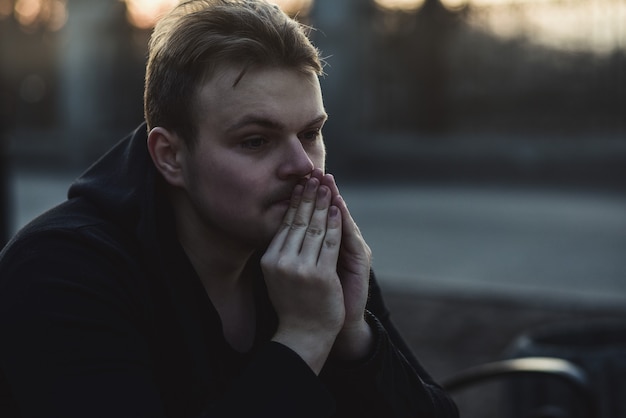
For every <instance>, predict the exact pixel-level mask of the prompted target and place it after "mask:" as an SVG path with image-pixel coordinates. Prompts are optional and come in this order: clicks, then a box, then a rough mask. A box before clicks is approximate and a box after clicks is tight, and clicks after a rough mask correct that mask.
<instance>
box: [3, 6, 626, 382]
mask: <svg viewBox="0 0 626 418" xmlns="http://www.w3.org/2000/svg"><path fill="white" fill-rule="evenodd" d="M176 3H177V1H176V0H125V1H120V0H0V140H1V142H0V146H1V148H0V151H1V152H0V156H1V164H0V169H1V171H0V193H1V198H2V200H1V203H2V204H1V205H0V220H1V221H2V227H1V229H0V232H1V235H0V237H1V239H2V242H5V241H6V240H7V239H8V238H9V237H10V236H11V235H13V234H14V233H15V232H16V231H17V229H18V228H19V227H21V226H22V225H24V224H25V223H26V222H27V221H29V220H30V219H32V218H33V217H34V216H36V215H37V214H39V213H41V212H42V211H44V210H46V209H47V208H49V207H51V206H52V205H54V204H55V203H57V202H60V201H62V200H63V199H64V198H65V191H66V189H67V186H68V184H69V183H70V182H71V181H72V179H73V178H75V177H76V176H77V175H79V174H80V172H82V171H83V170H84V169H85V168H86V167H87V166H88V165H89V164H90V163H91V162H92V161H94V159H96V158H97V157H98V156H99V155H100V154H102V153H103V152H104V151H105V150H106V149H107V148H109V147H110V146H111V145H113V144H114V143H115V142H117V140H119V139H120V138H121V137H122V136H123V135H125V134H126V133H127V132H129V131H130V130H132V129H134V128H135V127H136V126H137V125H138V124H139V123H140V122H141V121H142V90H143V75H144V64H145V58H146V44H147V40H148V38H149V35H150V30H151V28H152V26H153V24H154V22H155V20H156V19H157V17H158V16H159V15H161V14H162V13H164V12H165V11H167V10H169V9H170V8H171V7H173V6H174V5H175V4H176ZM276 3H278V4H279V5H280V6H281V7H283V9H284V10H286V11H287V12H288V13H290V14H291V15H293V16H296V17H297V18H298V19H299V20H301V21H302V22H304V23H305V24H308V25H311V26H313V27H314V28H316V29H315V30H314V31H313V33H312V38H313V40H314V42H315V44H316V45H317V46H318V47H319V48H320V49H321V51H322V55H323V56H324V57H325V59H326V62H327V66H326V68H325V70H326V75H325V77H323V79H322V88H323V91H324V97H325V104H326V107H327V110H328V113H329V114H330V119H329V121H328V123H327V125H326V128H325V138H326V141H327V146H328V150H329V159H328V169H329V171H331V172H333V173H334V174H335V175H336V177H337V178H338V180H339V183H340V187H341V188H342V190H343V194H344V195H345V197H346V200H347V201H348V203H349V205H350V207H351V208H352V211H353V215H354V217H355V218H356V220H357V221H358V223H359V224H360V226H361V229H362V231H363V234H364V235H365V237H366V239H367V240H368V242H369V244H370V245H371V247H372V249H373V250H374V255H375V259H374V267H375V269H376V271H377V274H378V276H379V280H380V281H381V285H382V286H383V288H385V289H386V290H387V292H388V295H389V296H388V299H389V304H390V305H392V308H393V309H394V312H395V316H396V318H397V319H396V321H397V322H398V326H399V327H400V328H402V330H403V331H404V332H405V333H406V334H407V335H408V339H409V340H410V343H411V344H412V345H413V346H414V347H415V348H416V351H417V352H418V354H419V355H420V358H422V360H423V362H424V363H425V364H426V366H427V368H429V370H431V371H432V373H433V374H434V375H435V376H436V377H438V378H439V377H443V376H446V375H449V374H451V373H453V372H455V371H456V370H459V369H461V368H463V367H466V366H470V365H472V364H477V363H480V362H482V361H486V360H489V359H493V358H497V357H498V356H501V355H502V352H503V350H504V349H505V348H506V347H507V346H508V345H509V344H510V343H511V342H512V341H513V340H514V337H515V336H517V335H519V334H520V333H522V332H524V331H527V330H529V329H533V328H534V327H535V326H538V325H542V324H545V323H550V322H559V321H569V320H577V321H578V320H581V319H588V318H592V317H603V318H604V317H615V316H618V317H623V315H624V308H625V307H626V304H625V303H624V302H626V187H625V186H626V1H625V0H342V1H336V0H291V1H289V0H283V1H280V2H279V1H276Z"/></svg>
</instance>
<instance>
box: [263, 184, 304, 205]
mask: <svg viewBox="0 0 626 418" xmlns="http://www.w3.org/2000/svg"><path fill="white" fill-rule="evenodd" d="M305 182H306V178H303V179H300V180H298V181H296V182H292V183H290V184H288V185H285V186H283V187H281V188H279V189H276V190H275V191H273V192H272V193H270V194H269V195H268V197H267V199H266V200H265V204H266V205H267V206H271V205H274V204H276V203H279V202H283V201H285V200H291V196H292V195H293V189H294V187H296V185H298V184H304V183H305Z"/></svg>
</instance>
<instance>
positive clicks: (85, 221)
mask: <svg viewBox="0 0 626 418" xmlns="http://www.w3.org/2000/svg"><path fill="white" fill-rule="evenodd" d="M135 241H136V239H135V238H134V237H133V235H132V234H130V233H128V232H127V231H124V230H123V229H122V228H120V227H118V226H116V224H115V223H114V222H112V221H110V220H107V219H106V218H104V217H101V216H100V215H99V213H98V210H97V209H96V208H94V207H92V206H90V205H89V204H88V203H86V202H84V201H81V200H80V199H75V200H70V201H67V202H65V203H63V204H61V205H59V206H57V207H56V208H53V209H51V210H50V211H48V212H46V213H44V214H43V215H41V216H40V217H38V218H37V219H35V220H33V221H32V222H31V223H30V224H28V225H27V226H25V227H24V228H23V229H22V230H21V231H20V232H18V234H16V236H15V237H14V238H13V239H12V240H11V241H10V242H9V243H8V244H7V246H6V247H5V248H4V250H3V251H2V253H0V293H2V294H4V295H5V296H7V297H11V295H14V294H23V293H24V292H25V291H26V290H27V289H28V291H29V292H30V291H31V290H32V289H34V288H38V289H44V288H47V289H48V290H49V288H50V287H54V288H59V287H64V288H68V287H74V288H76V287H81V288H96V289H97V288H99V289H102V288H106V289H113V288H114V287H120V286H124V287H127V288H128V287H129V286H136V285H137V278H138V277H140V276H141V263H140V261H139V260H140V258H139V257H138V254H137V252H138V250H137V248H138V246H137V245H136V243H135Z"/></svg>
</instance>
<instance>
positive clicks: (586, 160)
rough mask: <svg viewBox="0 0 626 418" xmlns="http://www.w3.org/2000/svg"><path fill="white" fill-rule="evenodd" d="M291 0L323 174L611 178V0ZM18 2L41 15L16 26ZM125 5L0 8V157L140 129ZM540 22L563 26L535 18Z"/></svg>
mask: <svg viewBox="0 0 626 418" xmlns="http://www.w3.org/2000/svg"><path fill="white" fill-rule="evenodd" d="M300 3H301V4H302V7H304V8H305V10H303V11H301V12H300V13H298V12H297V11H295V10H294V11H293V12H294V13H296V14H297V16H298V17H299V18H301V19H303V20H304V21H305V22H306V23H311V24H312V25H313V26H314V27H316V28H317V30H316V31H314V32H313V37H314V40H315V42H316V44H317V45H318V46H319V47H320V49H321V50H322V53H323V55H324V56H325V57H327V58H326V60H327V62H328V66H327V67H326V73H327V76H326V77H324V78H323V80H322V83H323V88H324V92H325V102H326V106H327V108H328V111H329V113H330V120H329V122H328V124H327V128H326V131H325V136H326V138H327V141H328V147H329V149H330V151H331V152H330V161H329V163H330V165H331V167H333V168H336V170H341V169H344V170H345V171H346V172H348V173H353V174H355V176H360V175H366V174H367V173H370V172H371V167H374V168H378V170H374V171H378V172H379V173H380V172H382V173H383V174H386V175H387V176H390V177H402V178H409V179H411V180H415V179H417V180H419V179H429V178H442V177H446V176H448V177H455V176H456V177H472V176H475V177H481V178H486V177H490V176H491V177H494V176H495V177H497V176H498V175H505V177H506V176H508V177H515V176H518V177H519V176H521V177H527V178H530V179H533V181H541V179H542V178H545V177H550V176H552V177H555V178H556V179H557V180H558V181H561V180H567V179H571V178H574V177H576V176H574V175H573V174H572V172H573V171H576V169H580V168H582V169H583V172H584V173H583V174H582V175H580V176H579V177H590V176H591V177H593V176H597V177H598V178H601V179H602V181H609V180H611V179H613V181H614V182H619V181H620V180H619V178H620V176H622V178H623V177H624V174H625V173H624V168H620V167H624V166H626V164H625V161H624V159H625V158H626V149H625V147H626V145H625V141H626V139H625V138H626V122H625V118H624V115H625V114H626V39H624V38H625V37H626V36H625V35H624V28H623V27H622V26H620V22H619V20H616V19H614V18H611V15H614V16H619V13H623V12H624V4H623V2H621V1H619V0H595V1H593V2H586V1H578V0H565V1H550V0H546V1H543V2H525V3H520V2H516V1H515V0H511V1H510V2H509V3H506V2H493V3H489V1H488V0H415V2H414V4H415V5H419V7H416V8H414V9H413V10H410V11H402V10H393V9H389V8H385V7H382V6H381V5H384V3H385V2H384V1H383V0H376V1H373V0H371V1H369V0H368V1H366V0H343V1H341V2H337V1H334V0H316V1H314V2H312V4H311V2H300ZM28 4H31V5H34V4H38V5H39V6H40V8H39V12H38V13H39V14H38V15H37V16H40V17H41V16H44V15H46V16H48V17H49V19H48V21H44V20H43V19H40V20H37V19H35V18H32V17H31V18H30V19H31V20H30V21H28V19H27V18H28V16H31V15H32V16H35V15H33V14H32V13H31V15H28V14H27V13H26V12H27V9H26V8H25V6H24V5H28ZM46 4H47V5H48V6H47V7H50V10H49V11H48V12H47V14H45V13H43V11H42V10H44V9H42V7H43V5H46ZM127 4H128V5H131V4H132V5H134V6H133V7H139V6H138V5H140V4H142V3H141V2H131V1H130V0H127V2H120V1H118V0H108V1H104V0H80V1H79V0H46V1H44V0H0V34H1V40H0V57H1V58H2V61H1V62H2V64H1V65H0V75H1V80H2V81H1V82H2V100H1V102H0V103H1V106H2V109H4V110H3V114H4V116H3V119H4V122H3V125H4V126H5V130H4V131H5V148H6V149H7V152H8V153H9V156H10V157H11V158H12V160H13V161H17V160H19V161H22V162H29V161H30V162H36V163H41V162H46V161H55V162H59V163H60V164H74V165H85V164H86V163H87V162H88V161H91V160H92V159H93V158H95V156H97V155H99V154H100V153H101V152H102V151H103V150H104V149H106V148H107V147H108V146H110V145H111V144H112V142H114V141H115V140H116V139H117V138H119V137H121V135H123V134H124V133H125V132H127V131H128V130H130V129H132V128H134V127H135V126H136V125H137V124H138V123H139V122H140V121H141V119H142V88H143V71H144V70H143V66H144V62H145V54H146V43H147V39H148V36H149V28H144V27H138V26H137V23H136V22H135V26H133V25H131V24H130V23H129V20H128V18H127V10H126V5H127ZM146 4H147V3H146ZM20 5H21V6H20ZM50 5H55V6H54V7H55V8H53V7H52V6H50ZM18 6H20V7H22V9H20V10H21V11H20V12H19V13H18ZM144 7H145V6H144ZM585 7H586V8H587V9H585ZM54 10H57V12H54ZM59 10H60V12H59ZM585 10H588V13H587V12H586V11H585ZM565 12H567V13H565ZM574 12H575V13H574ZM20 13H21V14H20ZM55 13H56V15H55ZM541 13H543V15H541ZM550 13H552V14H553V15H554V13H558V14H559V20H558V22H561V24H563V25H566V24H567V25H570V26H571V27H569V29H568V27H566V26H564V27H560V28H558V27H552V26H555V25H554V24H553V23H548V24H543V26H541V25H539V24H540V23H541V19H539V18H538V17H537V16H539V17H541V16H544V15H545V16H549V15H550ZM574 15H575V16H574ZM622 15H623V14H622ZM51 16H56V17H54V18H52V17H51ZM545 16H544V17H545ZM568 16H569V17H568ZM571 16H574V17H576V19H579V20H580V19H589V22H587V23H589V24H588V25H586V26H585V25H581V24H577V21H576V20H575V19H573V18H571ZM581 16H582V17H581ZM533 19H534V20H533ZM538 19H539V20H538ZM542 19H543V18H542ZM568 19H569V20H568ZM544 20H545V19H544ZM46 22H48V23H46ZM550 22H556V21H555V20H551V21H550ZM621 24H623V22H621ZM551 25H552V26H551ZM533 28H534V29H533ZM585 28H586V29H585ZM539 29H541V30H539ZM557 29H558V30H557ZM566 29H567V30H569V32H567V30H566ZM558 31H561V32H558ZM555 33H556V34H558V33H561V35H562V36H561V38H558V37H555V36H556V35H555ZM546 34H548V35H550V34H551V35H552V38H550V37H549V36H544V35H546ZM563 34H565V35H567V36H565V35H563ZM581 35H582V37H581ZM542 36H543V38H542ZM563 36H565V37H563ZM568 36H569V37H570V38H571V39H570V38H568ZM576 36H577V38H576ZM572 37H573V38H572ZM585 37H586V38H585ZM587 38H589V39H587ZM596 38H597V39H596ZM550 39H552V41H550ZM555 39H557V40H558V42H557V41H554V40H555ZM381 161H382V162H384V164H381ZM572 170H573V171H572ZM559 173H560V174H559Z"/></svg>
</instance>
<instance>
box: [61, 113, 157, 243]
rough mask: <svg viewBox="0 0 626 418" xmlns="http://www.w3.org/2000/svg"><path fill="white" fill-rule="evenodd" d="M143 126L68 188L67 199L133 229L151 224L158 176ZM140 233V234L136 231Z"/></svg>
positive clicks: (155, 203)
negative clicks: (84, 202)
mask: <svg viewBox="0 0 626 418" xmlns="http://www.w3.org/2000/svg"><path fill="white" fill-rule="evenodd" d="M146 142H147V128H146V124H145V123H143V124H141V125H140V126H139V127H138V128H137V129H136V130H135V131H134V132H133V133H131V134H130V135H128V136H127V137H126V138H124V139H122V140H121V141H120V142H118V143H117V144H116V145H115V146H114V147H113V148H112V149H111V150H110V151H108V152H107V153H106V154H105V155H104V156H102V157H101V158H100V159H99V160H98V161H96V162H95V163H94V164H93V165H92V166H91V167H89V168H88V169H87V170H86V171H85V172H84V173H83V174H82V175H81V176H80V177H79V178H78V179H77V180H76V181H75V182H74V183H73V184H72V185H71V187H70V189H69V191H68V198H69V199H74V198H82V199H85V200H87V201H89V202H90V203H91V204H92V205H93V206H95V207H96V208H97V209H98V211H99V212H100V213H101V215H102V216H104V217H105V218H108V219H112V220H115V222H116V223H118V224H119V225H121V226H122V227H124V228H125V229H126V228H131V229H136V228H142V227H145V226H146V223H147V222H150V221H154V220H155V218H154V215H155V206H157V205H159V204H160V203H161V202H160V200H161V199H162V200H164V199H163V198H161V199H159V198H158V196H157V193H156V187H157V183H158V182H159V180H158V179H159V178H160V174H159V173H158V172H157V170H156V168H155V167H154V164H153V162H152V159H151V158H150V154H149V152H148V148H147V144H146ZM135 232H139V231H135Z"/></svg>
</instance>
